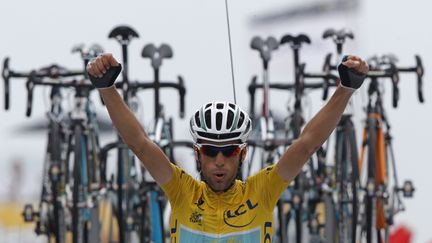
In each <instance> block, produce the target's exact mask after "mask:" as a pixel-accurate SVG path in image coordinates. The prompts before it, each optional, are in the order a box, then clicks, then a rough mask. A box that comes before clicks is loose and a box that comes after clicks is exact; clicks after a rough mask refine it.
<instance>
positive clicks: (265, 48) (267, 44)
mask: <svg viewBox="0 0 432 243" xmlns="http://www.w3.org/2000/svg"><path fill="white" fill-rule="evenodd" d="M250 46H251V48H252V49H254V50H257V51H259V53H260V55H261V58H262V59H263V60H264V61H265V62H268V61H269V60H270V58H271V52H272V51H273V50H276V49H277V48H278V47H279V43H278V42H277V40H276V38H274V37H273V36H269V37H267V40H263V39H262V38H261V37H259V36H255V37H254V38H252V41H251V44H250Z"/></svg>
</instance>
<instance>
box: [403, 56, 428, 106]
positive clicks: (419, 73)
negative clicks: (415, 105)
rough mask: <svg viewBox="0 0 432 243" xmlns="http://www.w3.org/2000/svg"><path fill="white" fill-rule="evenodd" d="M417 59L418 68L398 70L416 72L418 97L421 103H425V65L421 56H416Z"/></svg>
mask: <svg viewBox="0 0 432 243" xmlns="http://www.w3.org/2000/svg"><path fill="white" fill-rule="evenodd" d="M414 57H415V59H416V66H414V67H405V68H398V70H399V72H415V73H416V74H417V96H418V100H419V101H420V103H424V96H423V74H424V69H423V64H422V60H421V58H420V56H419V55H415V56H414Z"/></svg>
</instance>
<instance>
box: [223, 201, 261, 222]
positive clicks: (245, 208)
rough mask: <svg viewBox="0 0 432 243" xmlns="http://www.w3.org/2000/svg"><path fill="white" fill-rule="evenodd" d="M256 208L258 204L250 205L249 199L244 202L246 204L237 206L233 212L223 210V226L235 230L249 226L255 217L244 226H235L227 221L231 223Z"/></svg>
mask: <svg viewBox="0 0 432 243" xmlns="http://www.w3.org/2000/svg"><path fill="white" fill-rule="evenodd" d="M257 206H258V203H255V204H254V203H252V201H251V200H250V199H248V200H247V201H246V203H243V204H241V205H240V206H238V208H237V209H236V210H233V211H231V210H225V212H224V222H225V224H226V225H228V226H231V227H235V228H242V227H246V226H248V225H250V224H251V223H252V222H253V221H254V219H255V217H256V215H255V216H254V217H253V218H252V219H251V220H250V221H249V222H248V223H246V224H241V225H237V224H233V223H229V222H228V221H232V220H234V219H235V218H236V217H239V216H241V215H244V214H246V213H248V212H249V211H251V210H254V209H255V208H256V207H257Z"/></svg>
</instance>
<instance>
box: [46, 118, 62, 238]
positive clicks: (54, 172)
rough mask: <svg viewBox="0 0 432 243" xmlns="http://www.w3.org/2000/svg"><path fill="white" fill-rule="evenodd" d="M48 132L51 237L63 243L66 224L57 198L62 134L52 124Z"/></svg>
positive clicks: (58, 194) (56, 126) (60, 171)
mask: <svg viewBox="0 0 432 243" xmlns="http://www.w3.org/2000/svg"><path fill="white" fill-rule="evenodd" d="M50 128H51V129H50V131H49V135H48V151H49V155H50V159H49V161H50V163H51V164H50V168H49V178H50V182H51V192H52V218H51V227H50V228H52V229H53V232H52V234H53V235H52V236H53V237H54V239H55V242H56V243H63V242H65V241H66V238H65V237H66V223H65V214H64V211H63V210H64V209H63V206H62V204H61V201H60V200H59V196H60V194H61V191H64V189H62V183H61V182H62V177H63V175H62V171H63V169H62V168H64V167H63V166H62V165H61V162H62V158H61V146H62V142H63V141H62V138H61V136H62V134H61V133H60V126H59V124H57V123H55V122H53V123H51V126H50Z"/></svg>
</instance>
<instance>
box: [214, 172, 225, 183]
mask: <svg viewBox="0 0 432 243" xmlns="http://www.w3.org/2000/svg"><path fill="white" fill-rule="evenodd" d="M213 176H214V177H215V179H216V181H222V180H223V179H224V178H225V174H224V173H215V174H213Z"/></svg>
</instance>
